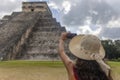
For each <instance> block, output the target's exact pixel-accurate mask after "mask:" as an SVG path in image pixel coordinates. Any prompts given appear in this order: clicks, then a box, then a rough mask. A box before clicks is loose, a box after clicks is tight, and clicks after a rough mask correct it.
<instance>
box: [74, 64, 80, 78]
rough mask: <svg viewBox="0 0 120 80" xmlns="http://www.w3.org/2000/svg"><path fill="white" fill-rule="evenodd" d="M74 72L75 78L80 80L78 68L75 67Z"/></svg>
mask: <svg viewBox="0 0 120 80" xmlns="http://www.w3.org/2000/svg"><path fill="white" fill-rule="evenodd" d="M73 72H74V77H75V79H76V80H80V79H79V77H78V74H77V70H76V68H75V67H74V66H73Z"/></svg>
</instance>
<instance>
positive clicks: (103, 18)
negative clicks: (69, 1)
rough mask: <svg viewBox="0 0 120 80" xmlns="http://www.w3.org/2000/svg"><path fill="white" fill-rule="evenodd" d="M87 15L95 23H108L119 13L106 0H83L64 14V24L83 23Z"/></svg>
mask: <svg viewBox="0 0 120 80" xmlns="http://www.w3.org/2000/svg"><path fill="white" fill-rule="evenodd" d="M94 12H96V14H95V13H94ZM87 17H91V18H92V23H93V24H106V23H107V22H108V21H109V20H111V19H112V18H113V17H114V18H117V17H118V14H117V12H116V11H115V10H114V9H113V8H112V7H111V6H110V5H108V4H107V3H106V2H105V1H102V2H101V3H99V2H98V0H82V1H79V3H77V5H76V6H72V7H71V11H70V12H69V13H68V14H67V15H63V24H66V25H68V26H73V25H83V24H84V21H85V20H86V18H87Z"/></svg>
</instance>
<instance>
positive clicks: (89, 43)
mask: <svg viewBox="0 0 120 80" xmlns="http://www.w3.org/2000/svg"><path fill="white" fill-rule="evenodd" d="M100 45H101V41H100V40H99V39H98V38H97V37H96V36H93V35H87V36H84V37H83V38H82V39H81V42H80V46H81V47H82V48H83V49H84V50H87V51H90V52H92V53H99V49H100Z"/></svg>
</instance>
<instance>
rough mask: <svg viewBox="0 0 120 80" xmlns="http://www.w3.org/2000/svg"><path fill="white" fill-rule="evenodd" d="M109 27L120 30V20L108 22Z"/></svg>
mask: <svg viewBox="0 0 120 80" xmlns="http://www.w3.org/2000/svg"><path fill="white" fill-rule="evenodd" d="M107 27H109V28H117V27H119V28H120V18H119V19H117V20H111V21H109V22H108V24H107Z"/></svg>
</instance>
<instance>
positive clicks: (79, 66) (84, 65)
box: [75, 58, 112, 80]
mask: <svg viewBox="0 0 120 80" xmlns="http://www.w3.org/2000/svg"><path fill="white" fill-rule="evenodd" d="M75 69H76V74H77V75H78V80H112V79H110V78H109V77H107V76H106V74H105V73H104V72H103V71H102V69H101V68H100V66H99V64H98V63H97V62H96V61H95V60H90V61H88V60H82V59H79V58H78V59H77V61H76V65H75Z"/></svg>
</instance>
